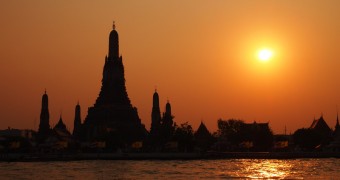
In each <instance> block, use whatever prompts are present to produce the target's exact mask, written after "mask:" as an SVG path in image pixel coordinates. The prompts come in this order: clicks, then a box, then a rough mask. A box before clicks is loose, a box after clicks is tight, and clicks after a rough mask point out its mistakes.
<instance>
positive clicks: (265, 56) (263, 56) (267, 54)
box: [258, 49, 273, 62]
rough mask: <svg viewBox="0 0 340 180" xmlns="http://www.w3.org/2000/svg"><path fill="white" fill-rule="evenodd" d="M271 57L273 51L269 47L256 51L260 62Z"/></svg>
mask: <svg viewBox="0 0 340 180" xmlns="http://www.w3.org/2000/svg"><path fill="white" fill-rule="evenodd" d="M272 57H273V51H271V50H269V49H261V50H260V51H259V53H258V58H259V60H260V61H262V62H267V61H269V60H270V59H271V58H272Z"/></svg>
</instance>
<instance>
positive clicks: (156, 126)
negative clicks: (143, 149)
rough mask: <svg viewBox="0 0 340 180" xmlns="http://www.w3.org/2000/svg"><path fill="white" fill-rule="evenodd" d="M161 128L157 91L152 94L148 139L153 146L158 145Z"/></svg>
mask: <svg viewBox="0 0 340 180" xmlns="http://www.w3.org/2000/svg"><path fill="white" fill-rule="evenodd" d="M160 128H161V110H160V108H159V96H158V93H157V90H155V93H154V94H153V98H152V112H151V128H150V139H151V141H152V143H153V144H159V143H160V142H159V139H160V138H159V136H160Z"/></svg>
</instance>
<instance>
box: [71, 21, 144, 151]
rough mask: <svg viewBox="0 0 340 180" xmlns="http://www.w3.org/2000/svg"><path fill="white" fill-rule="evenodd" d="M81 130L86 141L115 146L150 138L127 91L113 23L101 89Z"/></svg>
mask: <svg viewBox="0 0 340 180" xmlns="http://www.w3.org/2000/svg"><path fill="white" fill-rule="evenodd" d="M78 122H79V121H78ZM81 128H82V130H79V131H82V133H83V135H84V136H83V137H84V138H85V139H84V140H86V141H94V140H105V141H106V142H111V143H112V144H114V145H117V144H119V145H123V144H126V143H132V142H134V141H140V140H143V139H144V138H145V137H146V135H147V130H146V129H145V127H144V125H143V124H142V123H141V120H140V118H139V116H138V112H137V108H136V107H134V106H132V104H131V102H130V99H129V97H128V94H127V91H126V86H125V77H124V65H123V59H122V56H119V38H118V32H117V31H116V29H115V25H114V24H113V29H112V31H111V33H110V36H109V52H108V56H106V57H105V64H104V69H103V78H102V87H101V90H100V93H99V96H98V98H97V100H96V102H95V104H94V105H93V106H92V107H90V108H89V109H88V114H87V116H86V118H85V121H84V124H83V125H82V126H81ZM76 131H78V130H76Z"/></svg>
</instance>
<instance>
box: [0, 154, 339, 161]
mask: <svg viewBox="0 0 340 180" xmlns="http://www.w3.org/2000/svg"><path fill="white" fill-rule="evenodd" d="M300 158H340V153H339V152H206V153H40V154H39V153H1V154H0V162H44V161H80V160H210V159H211V160H215V159H300Z"/></svg>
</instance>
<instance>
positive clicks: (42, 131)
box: [38, 89, 50, 142]
mask: <svg viewBox="0 0 340 180" xmlns="http://www.w3.org/2000/svg"><path fill="white" fill-rule="evenodd" d="M49 131H50V114H49V111H48V96H47V93H46V89H45V93H44V94H43V96H42V100H41V112H40V123H39V130H38V136H39V137H38V138H39V141H40V142H42V141H44V140H45V139H46V138H47V136H48V134H49Z"/></svg>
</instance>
